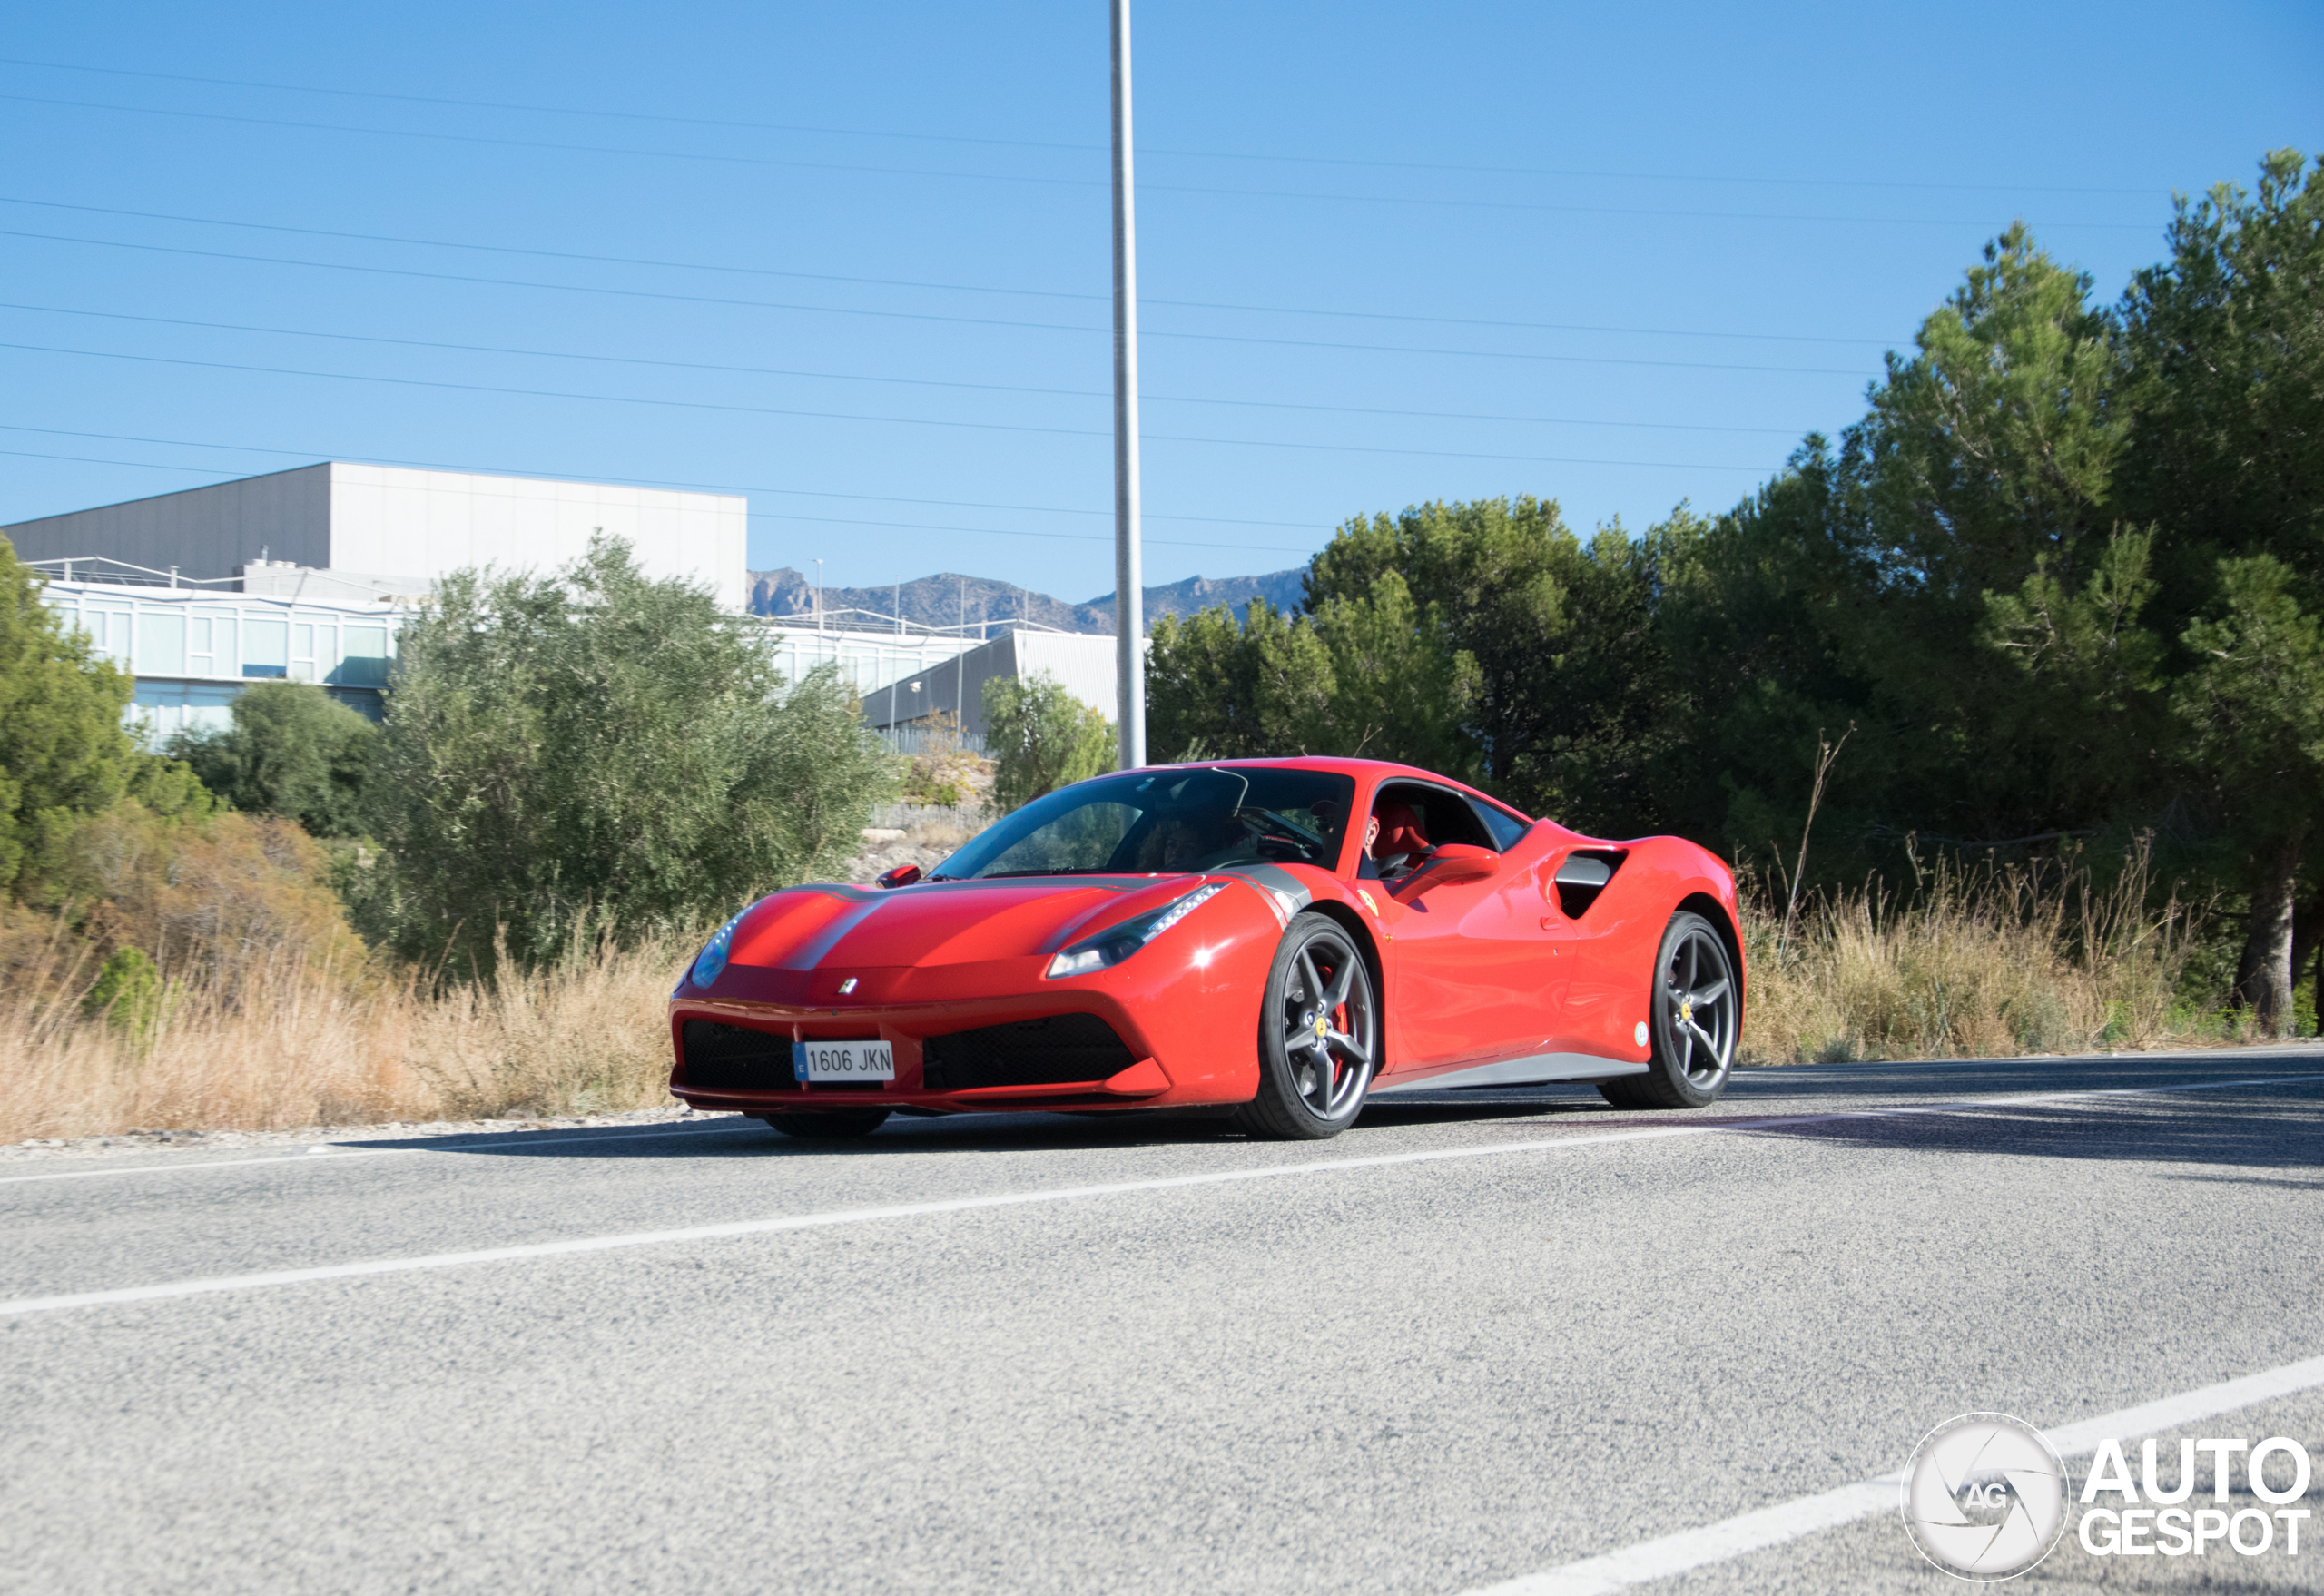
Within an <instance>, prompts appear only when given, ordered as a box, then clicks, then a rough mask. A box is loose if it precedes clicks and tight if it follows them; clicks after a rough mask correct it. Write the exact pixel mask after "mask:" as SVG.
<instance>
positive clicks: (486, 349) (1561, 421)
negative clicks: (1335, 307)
mask: <svg viewBox="0 0 2324 1596" xmlns="http://www.w3.org/2000/svg"><path fill="white" fill-rule="evenodd" d="M0 310H29V311H34V312H36V313H38V314H42V315H51V316H82V317H90V318H95V319H98V320H107V321H138V322H145V323H149V324H152V325H154V326H160V327H195V328H202V329H205V330H211V331H216V332H257V333H264V334H267V335H269V336H271V337H281V338H316V339H327V340H331V341H333V342H339V343H375V344H384V345H387V346H389V347H390V348H395V349H419V350H455V351H458V352H461V353H466V354H484V355H518V356H523V357H525V358H527V359H535V360H594V361H598V362H601V363H604V364H608V365H620V366H653V367H657V368H665V369H671V370H677V371H717V372H725V373H731V374H735V375H741V376H751V377H803V378H810V379H815V380H817V381H829V382H875V383H881V384H886V385H889V386H894V387H911V388H945V389H964V390H967V391H971V392H977V393H1019V394H1031V395H1036V396H1040V397H1048V398H1060V399H1104V398H1106V397H1107V396H1106V394H1105V392H1104V391H1103V390H1102V389H1092V388H1032V387H1026V386H1022V385H1018V384H1011V383H1000V382H955V381H948V380H945V379H940V378H932V377H865V376H859V375H855V374H852V373H850V372H844V371H808V370H803V369H792V368H787V367H781V366H728V365H719V364H714V363H711V362H707V361H700V360H655V359H651V358H649V357H646V356H643V355H596V354H585V353H576V352H574V351H571V350H526V349H514V348H509V347H507V346H504V345H498V344H479V343H447V342H443V341H441V340H435V339H418V338H383V337H380V336H379V335H377V334H373V333H361V332H317V331H313V330H309V329H306V328H299V327H260V326H255V325H252V324H250V323H247V322H239V321H197V320H190V319H188V318H185V317H181V316H140V315H134V314H132V313H131V312H129V311H126V310H74V309H72V308H70V307H68V306H63V305H32V304H20V303H16V302H15V301H12V300H0ZM1143 398H1144V399H1145V401H1146V402H1147V403H1153V404H1179V405H1229V406H1234V407H1236V408H1237V409H1266V410H1310V411H1315V412H1318V413H1322V414H1326V415H1337V416H1383V417H1390V418H1394V419H1407V420H1409V419H1422V420H1435V421H1510V422H1517V423H1521V424H1524V425H1528V426H1537V427H1613V428H1635V429H1651V430H1655V431H1666V432H1737V433H1751V434H1756V435H1763V436H1768V437H1783V438H1797V437H1798V436H1799V435H1800V434H1801V433H1803V432H1805V431H1807V429H1806V428H1804V427H1718V426H1699V425H1696V424H1694V423H1691V422H1683V421H1609V420H1607V419H1604V418H1603V417H1580V416H1505V415H1495V414H1492V413H1489V412H1482V411H1472V410H1398V409H1380V408H1377V407H1374V406H1363V405H1315V404H1303V403H1300V402H1297V401H1295V400H1290V399H1206V398H1195V397H1189V396H1186V395H1173V394H1147V395H1145V396H1143Z"/></svg>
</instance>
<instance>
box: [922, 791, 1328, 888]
mask: <svg viewBox="0 0 2324 1596" xmlns="http://www.w3.org/2000/svg"><path fill="white" fill-rule="evenodd" d="M1354 799H1355V778H1354V777H1353V776H1343V775H1337V774H1334V773H1332V772H1330V771H1317V770H1278V769H1268V768H1264V767H1262V768H1258V769H1250V768H1245V769H1236V768H1235V767H1232V766H1225V765H1170V766H1167V767H1166V768H1164V769H1161V770H1134V771H1124V772H1123V773H1120V774H1119V775H1112V776H1098V777H1097V778H1095V779H1094V780H1091V781H1087V782H1077V783H1074V784H1073V785H1072V786H1070V787H1064V788H1060V789H1059V791H1057V792H1054V793H1050V794H1049V796H1047V797H1046V798H1037V799H1035V800H1034V801H1033V802H1032V803H1028V804H1027V805H1025V807H1024V808H1022V809H1020V810H1019V811H1018V812H1017V813H1014V814H1012V815H1010V816H1009V817H1008V818H1007V819H1006V820H1004V821H1002V822H1000V824H998V825H995V826H993V827H991V828H990V829H989V830H987V831H985V832H981V833H980V834H979V835H978V836H977V837H976V838H975V839H974V840H973V841H971V842H970V843H969V845H968V846H967V847H965V848H963V849H961V850H960V852H958V853H955V854H953V855H952V857H951V858H950V859H948V860H946V861H945V862H943V863H942V864H940V865H939V866H938V867H937V869H936V872H935V873H934V875H933V876H932V877H931V880H936V881H966V880H970V879H972V878H973V879H984V880H990V878H992V877H994V876H1003V875H1101V874H1106V875H1111V874H1137V873H1146V872H1157V871H1199V870H1217V869H1219V868H1220V867H1222V866H1225V865H1229V864H1253V863H1257V862H1262V861H1265V862H1273V863H1277V864H1285V863H1295V864H1315V865H1320V866H1322V867H1323V868H1324V869H1325V870H1329V869H1331V868H1332V867H1333V866H1334V864H1336V863H1338V862H1339V856H1340V839H1341V838H1342V837H1343V836H1344V835H1345V834H1346V832H1347V815H1348V806H1349V805H1350V804H1351V803H1354Z"/></svg>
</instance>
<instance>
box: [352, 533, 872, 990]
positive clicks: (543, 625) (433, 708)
mask: <svg viewBox="0 0 2324 1596" xmlns="http://www.w3.org/2000/svg"><path fill="white" fill-rule="evenodd" d="M398 654H399V666H398V670H397V673H396V677H395V682H394V688H395V690H394V692H392V693H391V694H390V695H389V702H388V715H387V723H386V725H385V727H384V728H383V733H382V736H381V739H380V744H379V754H378V758H377V762H376V764H375V767H374V770H373V773H372V775H371V778H370V781H371V793H372V799H371V803H370V805H369V809H370V817H371V823H372V834H373V835H374V836H376V837H377V838H378V840H379V842H380V843H381V845H382V848H383V856H382V857H381V859H380V860H379V862H377V863H376V864H375V865H373V866H372V867H371V868H369V869H368V870H364V871H361V872H350V879H351V880H353V881H354V882H355V884H354V886H353V888H352V892H353V895H354V897H355V899H356V901H357V907H358V911H359V920H360V921H361V923H363V925H364V926H365V928H366V930H367V931H369V932H370V933H371V934H372V935H373V936H374V937H375V938H379V939H380V940H383V941H386V942H388V943H389V945H391V946H393V947H394V948H395V949H396V950H397V951H399V952H401V953H403V954H404V955H405V956H407V957H409V958H413V959H418V960H421V961H427V962H428V963H430V964H432V965H437V966H438V968H443V969H446V970H448V972H457V973H458V974H461V975H466V974H468V972H469V971H470V970H491V969H493V968H494V967H495V964H496V959H495V952H494V944H495V941H496V939H499V938H502V937H504V936H505V939H506V942H507V948H508V951H509V952H510V953H511V954H513V955H514V956H516V957H517V959H519V960H522V961H540V960H544V959H551V958H554V957H556V955H557V954H558V953H559V952H561V951H563V950H564V949H566V947H567V946H569V945H571V943H572V940H573V938H574V937H575V936H576V934H579V933H583V932H588V933H610V934H612V935H614V936H615V937H616V938H618V939H620V940H623V941H634V940H635V939H636V938H638V937H641V936H644V935H647V934H651V933H654V932H656V931H681V930H686V929H689V928H692V927H694V926H697V925H699V924H701V923H702V922H704V921H712V920H716V919H719V918H722V917H723V916H724V915H725V914H727V913H729V912H731V911H733V910H734V909H735V908H736V907H738V906H740V905H741V904H743V903H744V902H747V901H749V900H750V899H751V898H752V897H753V896H754V895H755V894H758V893H761V892H769V891H772V890H773V889H774V888H776V887H780V886H784V885H788V884H792V883H795V882H801V881H804V880H810V879H812V878H813V877H815V876H816V875H818V874H826V873H828V872H836V871H837V870H838V868H839V867H840V865H841V863H842V862H843V861H844V860H845V859H846V858H847V857H848V856H849V855H850V854H852V852H854V851H855V850H856V849H857V848H858V847H859V846H861V833H862V827H863V824H864V823H865V822H866V821H867V820H868V819H869V818H870V810H871V806H872V803H874V802H876V801H878V800H880V799H881V798H884V797H885V796H886V795H887V793H888V792H889V791H890V790H891V787H892V785H893V781H894V777H893V764H894V762H893V760H892V759H891V757H890V756H889V755H888V754H887V753H886V751H885V750H884V749H883V748H882V747H881V744H880V742H879V740H878V739H877V738H876V737H875V736H873V735H872V733H871V732H870V731H869V730H867V729H866V728H865V727H864V726H863V724H862V721H861V720H860V719H859V717H858V714H857V705H856V703H855V701H854V698H853V696H852V695H851V694H850V693H849V691H848V690H847V688H846V686H845V685H843V684H842V682H840V681H839V679H838V677H837V675H836V674H835V673H833V672H832V671H831V670H829V669H823V670H818V671H813V672H810V673H809V674H808V675H806V676H805V677H803V678H802V679H801V680H799V681H797V682H794V683H786V682H785V681H784V680H783V677H782V675H780V673H778V672H777V671H776V670H775V668H774V666H773V662H772V659H771V657H770V655H769V653H768V651H767V649H766V647H765V645H764V644H763V641H762V640H761V639H760V637H759V636H758V635H757V628H756V625H755V623H753V622H752V621H749V620H747V619H745V618H743V617H740V616H728V615H724V614H723V613H721V612H720V610H719V608H718V606H717V604H716V602H715V601H714V598H713V596H712V595H711V594H710V592H709V590H708V589H706V588H704V587H699V586H693V585H691V584H688V583H686V582H684V581H679V580H669V581H659V582H656V581H651V580H648V579H647V578H646V577H645V576H643V575H642V574H640V572H639V571H638V569H637V566H636V563H635V560H634V559H633V558H632V557H631V554H630V551H629V548H628V547H627V546H626V545H625V544H623V543H620V542H618V541H615V540H607V539H600V540H599V541H597V542H596V543H595V544H593V545H592V547H591V549H590V552H589V553H588V555H587V556H586V557H584V558H582V559H580V560H578V561H576V562H575V564H574V565H572V566H569V567H568V568H566V570H564V571H563V572H560V573H559V574H557V575H556V576H549V577H538V576H498V575H494V574H490V573H478V572H473V571H470V572H463V573H459V574H458V575H455V576H451V577H449V578H448V579H446V580H445V581H444V582H443V583H442V584H441V586H439V587H438V591H437V595H436V596H435V598H434V599H433V600H432V601H431V602H430V603H429V604H428V606H427V607H426V608H425V609H424V610H422V611H421V613H420V614H419V616H417V617H416V618H415V619H414V620H413V621H412V622H410V623H409V624H408V625H407V626H405V628H404V630H403V632H402V634H401V635H400V638H399V643H398Z"/></svg>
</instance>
